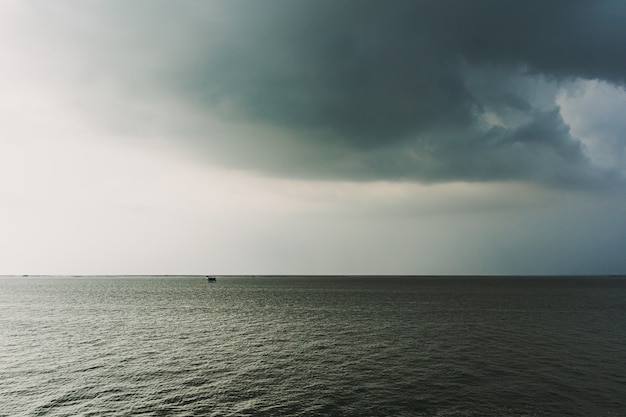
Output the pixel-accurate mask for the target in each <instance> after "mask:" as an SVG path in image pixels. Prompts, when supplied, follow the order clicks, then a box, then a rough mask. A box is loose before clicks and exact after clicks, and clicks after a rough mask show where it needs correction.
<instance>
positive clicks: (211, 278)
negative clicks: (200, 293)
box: [206, 275, 217, 282]
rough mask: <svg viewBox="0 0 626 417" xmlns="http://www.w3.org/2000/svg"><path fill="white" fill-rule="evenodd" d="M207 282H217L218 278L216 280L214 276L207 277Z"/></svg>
mask: <svg viewBox="0 0 626 417" xmlns="http://www.w3.org/2000/svg"><path fill="white" fill-rule="evenodd" d="M206 280H207V281H208V282H215V281H217V278H215V277H214V276H212V275H207V276H206Z"/></svg>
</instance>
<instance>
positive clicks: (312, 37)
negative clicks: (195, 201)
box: [34, 0, 626, 186]
mask: <svg viewBox="0 0 626 417" xmlns="http://www.w3.org/2000/svg"><path fill="white" fill-rule="evenodd" d="M37 7H38V10H39V12H40V15H39V17H38V18H36V19H35V20H34V22H35V24H37V23H42V22H43V23H44V24H43V28H44V33H45V30H46V28H47V30H48V34H46V35H45V36H49V35H52V37H51V39H52V40H49V42H54V39H63V42H62V43H63V44H64V45H67V44H72V45H73V47H72V48H74V49H72V48H70V49H69V50H68V51H66V56H67V57H72V56H74V57H75V59H74V64H75V65H76V68H78V70H77V72H76V74H77V77H78V78H79V79H80V80H81V82H82V83H85V84H91V85H92V86H93V85H100V88H103V89H107V88H108V89H110V90H115V89H119V91H121V92H123V93H120V97H118V98H117V99H116V100H119V101H120V102H123V101H124V102H126V103H128V102H140V103H143V104H142V105H145V103H146V102H151V103H152V104H151V105H152V106H153V107H151V108H150V110H145V109H144V110H143V111H144V112H147V113H148V114H151V116H150V117H145V118H142V117H139V116H138V114H137V113H133V109H131V110H130V111H129V110H128V109H129V108H130V107H129V105H128V104H123V105H121V106H120V105H119V104H118V103H116V102H114V103H113V104H111V103H109V104H108V105H109V107H110V108H108V109H107V112H108V113H109V116H108V118H109V120H108V121H107V122H108V123H111V124H113V123H117V124H120V123H121V124H122V125H125V126H126V128H132V129H136V130H137V131H138V132H149V131H150V130H151V129H154V126H155V125H158V126H159V129H161V131H162V132H165V131H168V132H169V133H168V134H169V135H170V136H175V137H176V140H177V141H179V142H180V145H181V146H183V147H189V148H190V149H193V150H194V151H197V150H199V149H200V150H202V152H204V153H206V155H207V157H211V158H213V159H214V160H216V161H219V162H221V163H222V164H225V165H230V166H235V167H246V168H248V169H253V170H259V171H263V172H266V173H268V174H273V175H280V176H289V177H306V178H326V179H352V180H375V179H386V180H410V181H423V182H441V181H455V180H460V181H496V180H497V181H501V180H521V181H531V182H538V183H542V184H550V185H558V186H585V185H595V186H597V185H606V184H615V183H616V182H619V181H621V176H622V173H621V172H620V166H619V163H618V162H615V163H613V164H606V163H600V164H599V163H596V162H597V161H594V156H595V155H596V154H594V153H593V152H590V151H589V150H588V149H587V147H586V146H587V145H588V144H587V145H586V144H585V141H584V140H582V138H581V137H577V136H576V135H574V134H573V133H572V130H571V126H570V122H569V121H568V120H566V119H565V118H564V114H563V112H562V111H561V108H560V106H559V101H558V100H559V97H563V94H573V92H574V91H575V90H576V88H579V87H580V83H581V82H586V81H590V80H602V81H603V82H604V83H605V84H606V85H607V86H609V87H610V88H611V89H613V90H614V91H616V94H618V95H619V94H624V91H623V84H624V81H625V74H626V55H624V54H623V51H624V50H626V26H624V25H623V22H624V21H626V5H624V3H623V2H622V1H610V0H602V1H591V0H587V1H585V0H554V1H550V2H545V1H534V0H530V1H529V0H526V1H517V0H510V1H501V0H476V1H472V2H459V1H447V0H436V1H434V0H432V1H431V0H422V1H403V0H396V1H392V2H378V1H339V2H337V1H326V0H322V1H316V2H300V1H287V0H278V1H273V2H271V3H258V2H248V1H224V2H209V3H198V2H175V3H174V2H164V1H157V2H154V1H151V2H132V3H129V2H105V3H89V4H83V5H82V6H80V8H76V7H72V6H67V5H66V6H64V3H55V5H48V4H45V3H43V2H41V3H38V6H37ZM70 39H71V41H69V40H70ZM90 100H91V101H94V100H95V101H97V100H98V99H95V98H93V97H91V98H90ZM161 101H162V102H168V103H172V102H175V103H178V105H179V106H180V108H181V109H183V110H181V111H180V114H174V113H175V112H171V109H169V108H167V109H166V108H158V109H155V108H154V107H155V106H156V105H155V104H154V103H159V102H161ZM618 101H619V100H618ZM92 105H93V104H92ZM99 105H101V104H99ZM148 107H149V106H148ZM156 107H158V106H156ZM583 107H584V106H583ZM572 108H573V107H572ZM579 108H582V107H581V106H579ZM135 110H136V108H135ZM150 112H153V113H150ZM98 113H99V114H102V113H103V112H102V109H101V108H99V109H98ZM568 115H569V117H570V118H572V119H574V118H577V117H580V116H584V115H581V114H580V113H576V114H573V113H571V112H570V113H568ZM120 120H125V121H124V122H120ZM584 125H585V126H592V125H593V123H592V122H589V123H584ZM606 126H608V127H606ZM610 126H612V125H610V124H608V125H605V128H604V129H603V131H602V134H601V135H599V136H598V137H600V136H601V137H602V138H603V139H604V140H606V141H609V142H610V143H614V144H615V143H617V145H615V147H617V148H619V147H620V146H623V143H624V139H623V136H622V135H621V133H620V132H619V131H617V128H616V130H612V129H611V128H610ZM242 127H245V129H244V128H242ZM587 133H589V132H587ZM589 135H590V136H593V132H591V133H590V134H589ZM589 135H588V136H589Z"/></svg>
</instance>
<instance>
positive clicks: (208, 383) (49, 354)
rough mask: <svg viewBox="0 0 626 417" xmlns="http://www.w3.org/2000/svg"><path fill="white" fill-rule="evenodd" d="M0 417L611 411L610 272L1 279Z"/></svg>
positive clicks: (615, 401) (616, 382)
mask: <svg viewBox="0 0 626 417" xmlns="http://www.w3.org/2000/svg"><path fill="white" fill-rule="evenodd" d="M0 308H1V310H0V416H135V415H138V416H141V415H144V416H248V415H249V416H253V415H254V416H440V417H447V416H502V417H507V416H626V279H624V278H620V277H614V278H606V277H604V278H601V277H585V278H580V277H561V278H559V277H544V278H539V277H533V278H523V277H500V278H495V277H492V278H487V277H465V278H464V277H218V279H217V282H215V283H209V282H206V281H205V280H204V279H202V277H3V278H0Z"/></svg>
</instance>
